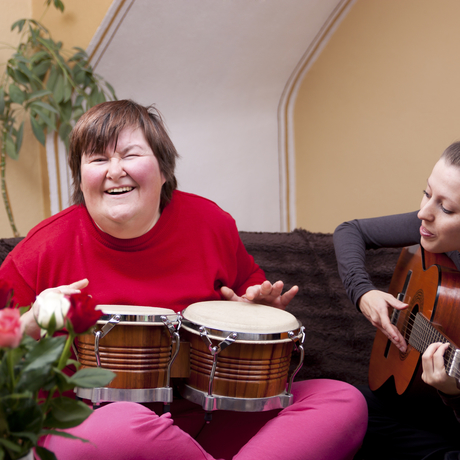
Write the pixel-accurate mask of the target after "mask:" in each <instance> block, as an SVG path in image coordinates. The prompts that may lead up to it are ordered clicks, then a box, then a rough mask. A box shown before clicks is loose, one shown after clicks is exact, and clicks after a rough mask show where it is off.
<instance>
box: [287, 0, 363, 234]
mask: <svg viewBox="0 0 460 460" xmlns="http://www.w3.org/2000/svg"><path fill="white" fill-rule="evenodd" d="M355 2H356V0H340V2H339V3H338V4H337V6H336V7H335V8H334V10H333V11H332V12H331V14H330V15H329V17H328V18H327V20H326V21H325V23H324V25H323V26H322V27H321V29H320V31H319V32H318V34H317V35H316V36H315V38H314V40H313V41H312V42H311V43H310V45H309V46H308V48H307V50H306V51H305V53H304V55H303V56H302V59H301V60H300V61H299V63H298V64H297V66H296V67H295V69H294V71H293V72H292V74H291V76H290V78H289V80H288V82H287V84H286V86H285V88H284V90H283V94H282V96H281V99H280V104H279V106H278V126H279V131H278V133H279V165H280V204H281V230H282V231H291V230H293V229H295V228H296V226H297V219H296V214H297V210H296V179H295V172H296V169H295V164H296V161H295V158H296V151H295V136H294V135H295V133H294V109H295V103H296V100H297V94H298V92H299V88H300V86H301V84H302V81H303V79H304V77H305V75H306V74H307V73H308V71H309V70H310V69H311V67H312V65H313V64H314V62H315V61H316V59H317V58H318V56H319V55H320V54H321V52H322V51H323V49H324V47H325V46H326V45H327V42H328V41H329V39H330V38H331V37H332V35H333V34H334V32H335V30H336V29H337V27H338V26H339V24H340V23H341V21H342V20H343V18H345V16H346V15H347V14H348V12H349V10H350V9H351V8H352V6H353V4H354V3H355Z"/></svg>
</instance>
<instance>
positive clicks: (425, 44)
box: [295, 0, 460, 232]
mask: <svg viewBox="0 0 460 460" xmlns="http://www.w3.org/2000/svg"><path fill="white" fill-rule="evenodd" d="M459 15H460V2H458V1H457V0H443V1H442V2H439V1H437V0H385V1H382V0H358V1H357V2H356V3H355V5H354V6H353V8H352V9H351V11H350V13H349V14H348V16H347V17H346V18H345V19H344V21H343V22H342V23H341V24H340V26H339V28H338V30H337V31H336V33H335V34H334V35H333V37H332V38H331V40H330V41H329V42H328V44H327V46H326V47H325V49H324V51H323V52H322V54H321V56H320V57H319V59H318V60H317V61H316V62H315V63H314V65H313V66H312V68H311V70H310V71H309V72H308V74H307V75H306V77H305V79H304V81H303V83H302V87H301V89H300V91H299V94H298V99H297V102H296V107H295V143H296V198H297V227H302V228H306V229H308V230H310V231H323V232H332V231H333V230H334V228H335V226H336V225H338V224H339V223H340V222H342V221H344V220H350V219H353V218H362V217H371V216H377V215H383V214H389V213H398V212H405V211H411V210H415V209H416V208H417V207H418V205H419V203H420V200H421V198H422V190H423V188H424V187H425V184H426V179H427V177H428V175H429V173H430V171H431V168H432V166H433V164H434V163H435V161H436V160H437V158H438V157H439V155H440V154H441V153H442V151H443V149H444V148H445V147H447V146H448V145H449V144H450V143H451V142H453V141H456V140H459V139H460V116H459V108H460V90H459V88H460V79H459V75H460V59H459V58H458V57H459V49H460V46H459V45H460V28H459V27H458V17H459Z"/></svg>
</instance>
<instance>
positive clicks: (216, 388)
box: [180, 301, 305, 412]
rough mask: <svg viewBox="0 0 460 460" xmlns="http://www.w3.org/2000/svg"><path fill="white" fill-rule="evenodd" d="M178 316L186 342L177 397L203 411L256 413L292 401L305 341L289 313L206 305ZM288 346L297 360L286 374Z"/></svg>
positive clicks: (221, 303)
mask: <svg viewBox="0 0 460 460" xmlns="http://www.w3.org/2000/svg"><path fill="white" fill-rule="evenodd" d="M182 317H183V318H182V329H181V340H184V341H188V342H190V377H189V378H188V379H187V380H186V383H185V385H183V386H182V387H181V388H180V391H181V394H182V396H183V397H185V398H186V399H189V400H191V401H193V402H195V403H197V404H200V405H201V406H202V407H203V409H205V410H206V411H212V410H217V409H223V410H237V411H248V412H257V411H264V410H271V409H278V408H284V407H287V406H288V405H289V404H291V403H292V394H291V393H290V389H291V385H292V381H293V379H294V376H295V374H296V373H297V371H298V370H299V369H300V367H301V366H302V364H303V358H304V349H303V341H304V337H305V334H304V327H303V326H302V325H301V324H300V322H299V321H298V320H297V319H296V318H295V317H294V316H293V315H292V314H290V313H288V312H286V311H283V310H279V309H277V308H273V307H267V306H265V305H255V304H250V303H246V302H228V301H211V302H199V303H195V304H192V305H190V306H189V307H187V308H186V309H185V310H184V311H183V312H182ZM294 348H296V349H297V350H298V351H300V361H299V363H298V365H297V367H296V368H295V369H294V370H293V371H291V373H290V368H291V355H292V351H293V349H294ZM289 373H290V374H291V375H290V376H289ZM288 378H289V382H288ZM287 383H288V388H287V389H286V384H287Z"/></svg>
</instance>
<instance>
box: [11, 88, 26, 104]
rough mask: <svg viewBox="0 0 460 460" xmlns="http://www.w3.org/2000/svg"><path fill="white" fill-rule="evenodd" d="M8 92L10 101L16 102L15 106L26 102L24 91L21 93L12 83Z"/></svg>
mask: <svg viewBox="0 0 460 460" xmlns="http://www.w3.org/2000/svg"><path fill="white" fill-rule="evenodd" d="M8 91H9V93H10V98H11V100H12V101H13V102H16V104H22V103H23V102H24V101H25V100H26V95H25V93H24V91H22V90H21V89H20V88H19V87H17V86H16V85H15V84H14V83H11V85H10V86H9V87H8Z"/></svg>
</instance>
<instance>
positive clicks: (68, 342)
mask: <svg viewBox="0 0 460 460" xmlns="http://www.w3.org/2000/svg"><path fill="white" fill-rule="evenodd" d="M74 338H75V335H74V334H72V333H71V332H69V335H68V336H67V340H66V342H65V346H64V350H63V351H62V354H61V357H60V358H59V363H58V369H59V370H60V371H62V369H64V367H65V365H66V364H67V360H68V359H69V358H70V347H71V346H72V343H73V340H74Z"/></svg>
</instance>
